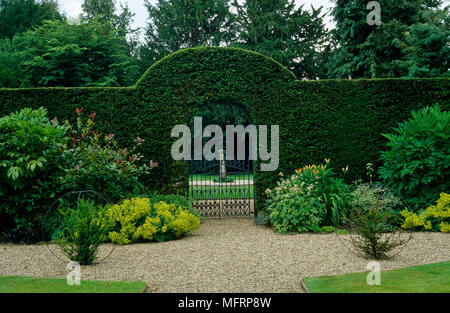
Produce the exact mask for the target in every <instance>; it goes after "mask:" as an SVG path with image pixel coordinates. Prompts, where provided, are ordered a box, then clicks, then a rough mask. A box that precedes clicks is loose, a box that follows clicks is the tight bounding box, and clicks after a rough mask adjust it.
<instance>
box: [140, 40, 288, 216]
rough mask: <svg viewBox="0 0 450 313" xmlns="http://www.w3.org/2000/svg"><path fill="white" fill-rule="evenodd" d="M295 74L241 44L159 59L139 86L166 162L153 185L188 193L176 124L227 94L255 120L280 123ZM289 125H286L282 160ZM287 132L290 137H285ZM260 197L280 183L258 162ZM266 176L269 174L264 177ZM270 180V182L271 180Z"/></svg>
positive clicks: (154, 144) (150, 132) (149, 133)
mask: <svg viewBox="0 0 450 313" xmlns="http://www.w3.org/2000/svg"><path fill="white" fill-rule="evenodd" d="M295 81H296V77H295V75H294V74H293V73H292V72H290V71H289V70H288V69H286V68H285V67H283V66H282V65H281V64H279V63H278V62H276V61H274V60H273V59H271V58H269V57H267V56H264V55H262V54H259V53H256V52H253V51H248V50H243V49H236V48H221V47H197V48H189V49H184V50H180V51H178V52H175V53H173V54H171V55H169V56H167V57H165V58H164V59H162V60H160V61H159V62H157V63H155V64H154V65H153V66H152V67H150V68H149V69H148V71H147V72H146V73H145V74H144V75H143V76H142V78H141V79H140V80H139V81H138V83H137V85H136V89H137V98H138V99H140V102H141V104H140V107H139V110H141V114H142V116H153V117H154V119H153V120H152V121H148V122H146V124H147V125H146V126H147V127H146V130H145V132H146V133H145V134H143V135H144V136H145V138H146V140H147V142H146V145H148V147H147V148H146V150H147V151H152V152H153V154H152V155H151V156H150V157H151V158H152V159H154V160H156V161H157V162H158V163H159V164H160V166H159V167H158V168H157V169H155V170H154V172H152V175H151V176H152V180H153V182H152V185H153V184H155V185H156V186H157V187H158V188H159V189H160V190H161V191H162V192H183V191H184V190H185V188H187V175H186V172H187V169H186V162H175V161H174V160H172V158H171V154H170V151H171V146H172V144H173V142H174V141H175V140H176V138H171V136H170V134H171V130H172V128H173V127H174V126H175V125H178V124H184V125H187V124H188V122H189V120H190V119H191V118H192V116H193V114H195V112H196V111H197V109H198V108H199V107H200V106H201V105H203V104H205V103H207V102H216V101H222V100H223V99H227V100H228V102H229V103H234V104H237V105H240V106H242V107H243V108H245V109H246V111H247V112H248V114H249V117H250V119H251V120H252V121H253V123H254V124H255V125H280V123H282V122H281V121H282V120H284V119H286V118H289V117H288V116H287V114H288V112H284V111H283V110H281V108H283V103H284V102H285V101H287V95H286V92H287V91H288V90H290V86H291V84H292V83H294V82H295ZM290 131H292V130H289V129H286V128H283V125H280V164H281V163H282V162H283V156H284V155H283V150H284V149H283V147H282V146H284V145H283V144H285V143H288V141H289V138H288V137H289V136H285V134H289V133H290ZM284 137H286V138H284ZM255 165H256V166H255V168H256V169H255V178H254V181H255V190H256V193H255V198H256V202H257V204H256V205H257V208H258V207H260V205H259V203H258V198H260V197H259V195H262V194H263V191H264V190H265V188H267V187H268V186H269V185H270V184H269V181H270V182H271V183H274V177H276V175H274V173H265V172H264V173H263V172H258V171H259V164H258V162H256V164H255ZM264 176H266V179H264ZM267 180H269V181H267Z"/></svg>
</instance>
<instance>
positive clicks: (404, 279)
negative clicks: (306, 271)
mask: <svg viewBox="0 0 450 313" xmlns="http://www.w3.org/2000/svg"><path fill="white" fill-rule="evenodd" d="M367 273H368V272H365V273H354V274H347V275H342V276H327V277H314V278H305V279H303V282H304V284H305V285H306V287H307V288H308V289H309V291H310V292H320V293H323V292H326V293H336V292H338V293H383V292H384V293H390V292H392V293H436V292H445V293H449V292H450V262H442V263H435V264H427V265H420V266H412V267H405V268H401V269H396V270H390V271H383V268H381V285H379V286H376V285H375V286H369V285H368V284H367V282H366V277H367Z"/></svg>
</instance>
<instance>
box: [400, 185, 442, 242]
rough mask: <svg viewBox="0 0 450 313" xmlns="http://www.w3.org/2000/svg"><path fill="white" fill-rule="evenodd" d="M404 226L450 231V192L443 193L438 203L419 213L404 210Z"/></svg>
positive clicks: (406, 227)
mask: <svg viewBox="0 0 450 313" xmlns="http://www.w3.org/2000/svg"><path fill="white" fill-rule="evenodd" d="M401 214H402V215H403V217H404V218H405V220H404V222H403V224H402V228H404V229H425V230H431V231H439V230H440V231H441V232H443V233H450V194H448V193H441V195H440V198H439V199H438V200H437V201H436V205H431V206H429V207H428V208H427V209H426V210H424V211H422V212H420V213H419V214H416V213H413V212H411V211H408V210H404V211H403V212H402V213H401Z"/></svg>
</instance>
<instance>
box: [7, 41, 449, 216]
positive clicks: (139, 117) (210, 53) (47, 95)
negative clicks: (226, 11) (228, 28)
mask: <svg viewBox="0 0 450 313" xmlns="http://www.w3.org/2000/svg"><path fill="white" fill-rule="evenodd" d="M449 90H450V80H449V79H445V78H442V79H379V80H322V81H298V80H296V79H295V77H294V75H293V74H292V73H291V72H290V71H288V70H287V69H286V68H284V67H282V66H281V65H280V64H278V63H277V62H275V61H274V60H272V59H270V58H268V57H265V56H263V55H261V54H258V53H255V52H251V51H246V50H241V49H234V48H205V47H199V48H193V49H185V50H181V51H179V52H176V53H174V54H171V55H169V56H168V57H166V58H164V59H162V60H161V61H159V62H158V63H156V64H154V65H153V66H152V67H151V68H150V69H149V70H148V71H147V72H146V73H145V74H144V75H143V77H142V78H141V79H140V80H139V82H138V83H137V85H136V86H135V87H131V88H51V89H45V88H38V89H0V115H4V114H7V113H9V112H12V111H16V110H19V109H20V108H23V107H34V108H37V107H39V106H44V107H46V108H47V109H48V111H49V115H50V116H51V117H53V116H56V117H58V118H59V119H60V120H61V119H66V118H69V119H74V118H75V114H74V113H75V108H83V109H84V110H85V111H86V112H88V113H91V112H95V113H97V116H98V117H97V119H98V126H99V127H100V129H101V130H103V131H104V132H113V133H115V134H116V137H117V138H118V140H119V142H121V143H123V144H127V143H130V142H131V140H133V139H134V138H136V137H137V136H138V135H139V136H141V137H143V138H144V139H146V142H145V144H144V145H143V152H144V154H145V155H146V156H147V157H148V159H153V160H155V161H157V162H158V163H159V164H160V166H159V167H158V168H157V169H155V170H154V171H152V173H151V176H150V177H149V180H148V184H149V185H150V186H151V187H152V188H158V189H160V190H161V191H163V192H173V191H177V192H184V191H185V188H186V186H187V175H186V163H185V162H175V161H173V160H172V159H171V156H170V148H171V145H172V143H173V141H174V140H175V139H173V138H171V137H170V132H171V129H172V127H173V126H174V125H177V124H188V122H189V120H190V119H191V118H192V117H193V115H194V114H195V112H196V110H197V109H198V108H199V107H200V106H201V105H203V104H205V103H208V102H221V103H224V102H225V103H232V104H234V105H240V106H242V107H243V108H245V109H246V110H247V112H248V113H249V116H250V120H251V121H252V122H253V123H254V124H256V125H274V124H276V125H279V126H280V168H279V171H282V172H284V173H291V172H292V171H293V170H294V169H296V168H299V167H301V166H303V165H304V164H309V163H313V162H321V161H323V159H324V158H331V159H332V163H333V165H334V166H335V167H337V168H340V167H343V166H345V165H347V164H348V165H349V167H350V172H349V175H348V177H347V178H348V179H349V180H353V179H355V178H359V177H364V175H365V165H366V163H368V162H374V163H375V164H377V163H378V160H379V151H380V150H381V149H383V146H384V144H385V139H384V137H383V136H382V135H381V133H384V132H388V131H390V129H391V128H392V127H393V126H394V125H395V124H396V123H397V122H399V121H401V120H404V119H406V118H408V117H409V116H410V111H411V110H413V109H417V108H419V107H422V106H426V105H431V104H434V103H440V104H441V106H442V107H443V108H444V109H447V110H448V109H449V107H450V100H449V99H450V96H449ZM255 168H256V170H257V172H256V175H255V185H256V200H257V206H258V207H259V208H261V206H262V205H263V204H264V201H263V200H264V199H263V198H264V190H265V189H266V188H268V187H273V184H275V182H276V180H277V177H278V172H279V171H277V172H276V173H267V172H266V173H261V172H259V164H256V166H255Z"/></svg>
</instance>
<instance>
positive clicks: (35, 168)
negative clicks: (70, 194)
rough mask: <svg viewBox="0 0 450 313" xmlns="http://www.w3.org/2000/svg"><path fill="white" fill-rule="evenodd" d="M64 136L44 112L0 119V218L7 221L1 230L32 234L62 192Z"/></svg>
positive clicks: (59, 127) (32, 111)
mask: <svg viewBox="0 0 450 313" xmlns="http://www.w3.org/2000/svg"><path fill="white" fill-rule="evenodd" d="M65 133H66V127H65V126H61V125H58V122H57V121H56V120H52V121H50V120H49V119H48V117H47V110H46V109H44V108H39V109H37V110H32V109H30V108H26V109H23V110H21V111H20V112H16V113H12V114H10V115H7V116H5V117H2V118H0V178H1V179H0V215H4V216H5V217H6V221H5V220H3V219H2V225H0V226H3V227H5V228H9V227H11V226H13V227H15V229H16V230H19V229H23V230H31V229H32V228H34V227H35V226H36V225H37V224H38V222H39V219H40V217H41V216H42V214H43V213H45V212H44V211H43V210H44V208H45V207H46V206H47V205H48V202H49V201H50V199H52V198H54V197H55V195H56V194H57V193H58V192H59V191H60V190H61V184H60V178H61V177H62V176H63V175H64V169H63V168H62V160H63V153H62V152H63V151H64V149H65V148H66V143H67V139H66V137H65ZM11 223H12V225H8V224H11Z"/></svg>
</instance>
